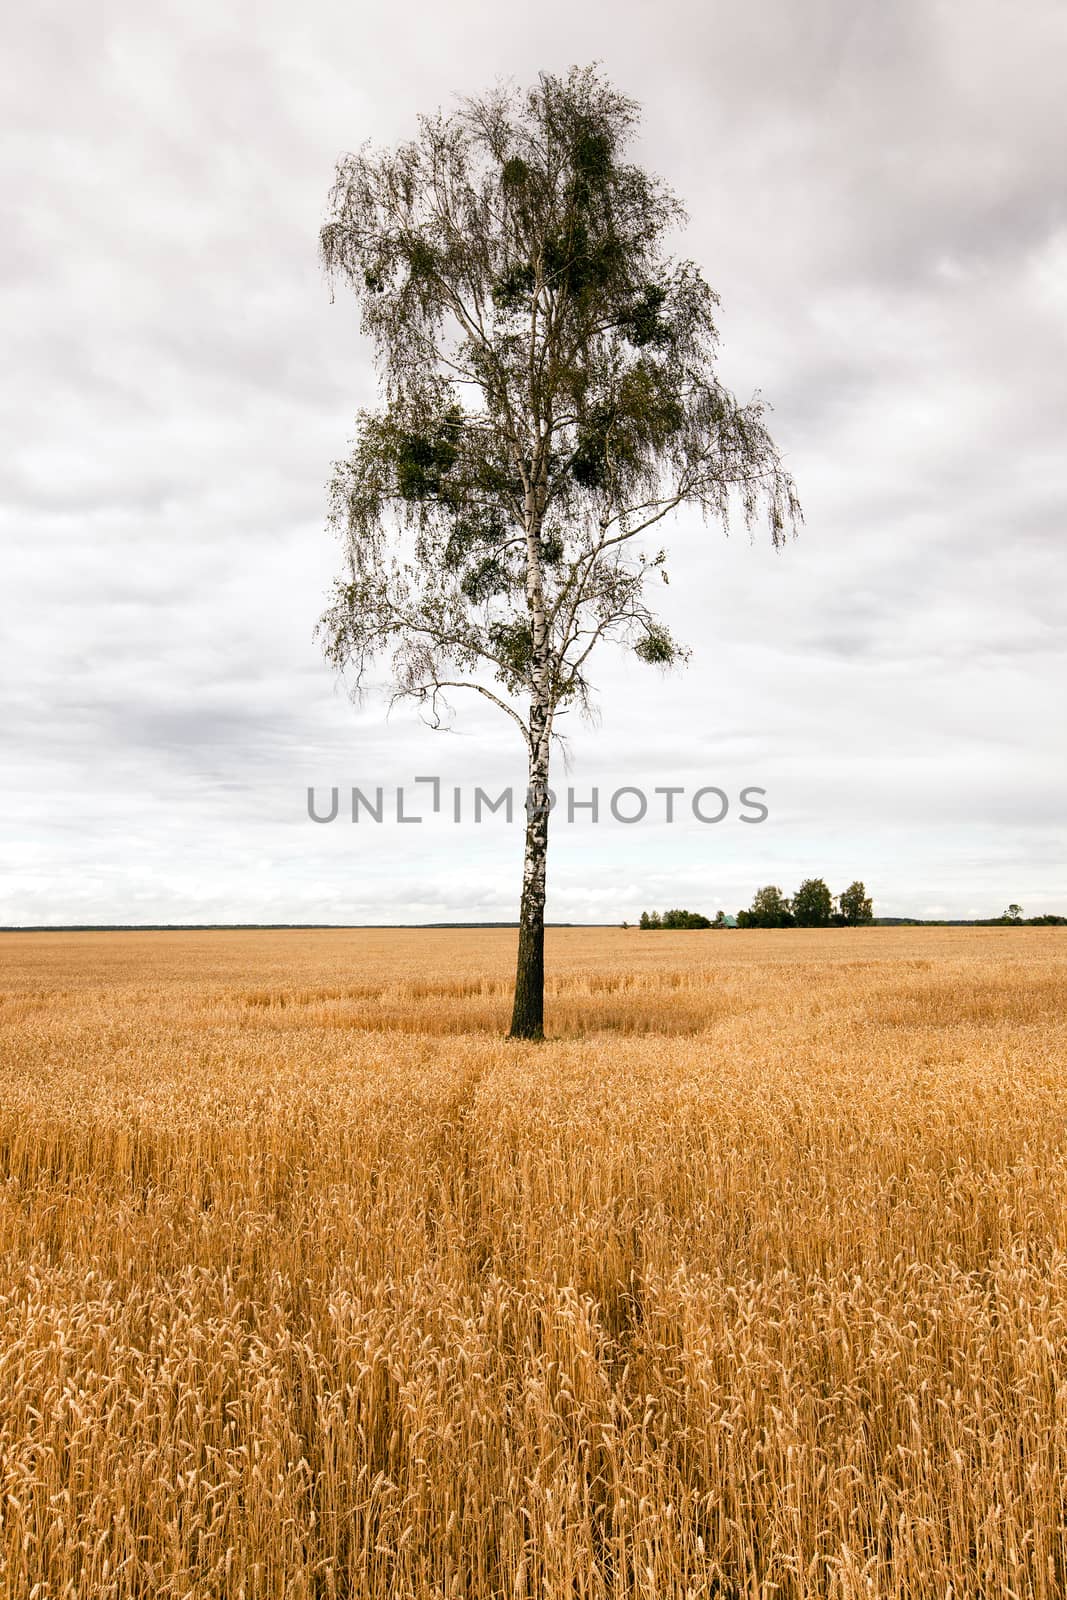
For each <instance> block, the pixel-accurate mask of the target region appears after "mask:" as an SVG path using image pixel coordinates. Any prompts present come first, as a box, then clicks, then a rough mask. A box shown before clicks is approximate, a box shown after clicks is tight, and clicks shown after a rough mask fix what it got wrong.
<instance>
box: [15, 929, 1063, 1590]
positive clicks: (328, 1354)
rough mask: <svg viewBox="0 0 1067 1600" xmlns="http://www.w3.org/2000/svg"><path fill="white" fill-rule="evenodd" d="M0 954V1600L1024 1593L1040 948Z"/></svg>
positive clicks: (1043, 1461) (185, 943)
mask: <svg viewBox="0 0 1067 1600" xmlns="http://www.w3.org/2000/svg"><path fill="white" fill-rule="evenodd" d="M514 937H515V936H514V933H512V932H508V931H506V930H486V931H443V930H442V931H430V930H425V931H411V932H406V931H395V932H384V931H383V932H378V931H373V930H354V931H350V932H342V931H322V932H313V931H302V932H291V933H288V932H287V933H275V932H248V933H240V932H218V933H141V934H119V933H114V934H72V935H58V934H57V935H50V934H35V935H4V936H0V962H2V981H0V1594H2V1595H3V1596H5V1597H6V1596H11V1597H18V1600H60V1597H69V1600H104V1597H114V1600H125V1597H128V1596H131V1597H132V1596H138V1597H141V1596H143V1597H168V1600H178V1597H188V1600H208V1597H213V1600H214V1597H217V1600H223V1597H225V1600H259V1597H268V1596H269V1597H277V1600H283V1597H285V1600H311V1597H315V1600H333V1597H337V1600H364V1597H372V1596H373V1597H394V1596H395V1597H401V1596H403V1597H413V1600H414V1597H419V1600H422V1597H426V1600H430V1597H440V1600H446V1597H447V1600H451V1597H464V1600H483V1597H500V1600H534V1597H537V1600H562V1597H564V1596H566V1597H568V1600H571V1597H584V1596H588V1597H605V1600H606V1597H623V1596H626V1597H636V1596H641V1597H647V1600H664V1597H677V1600H712V1597H715V1600H742V1597H743V1600H755V1597H767V1600H771V1597H774V1600H782V1597H786V1600H794V1597H795V1600H799V1597H812V1600H814V1597H816V1596H818V1597H820V1600H823V1597H839V1600H845V1597H848V1600H860V1597H864V1600H868V1597H881V1596H900V1597H905V1596H906V1597H915V1600H921V1597H926V1596H929V1597H931V1600H933V1597H938V1600H1013V1597H1027V1596H1035V1597H1043V1600H1053V1597H1057V1600H1059V1597H1062V1596H1063V1595H1064V1594H1065V1593H1067V1210H1065V1196H1067V1181H1065V1180H1067V1005H1065V1001H1067V938H1065V937H1064V932H1063V930H1057V929H1051V930H1039V929H1033V930H1031V929H988V930H978V929H960V930H951V929H901V930H897V929H870V930H865V929H861V930H852V929H841V930H836V929H835V930H830V931H826V932H817V933H816V932H813V933H805V932H799V931H788V932H780V933H759V932H751V933H750V932H745V933H739V932H728V933H665V932H664V933H658V932H657V933H638V932H635V931H630V932H626V931H623V930H618V929H599V930H597V929H555V930H551V931H550V934H549V941H548V966H549V977H548V1028H549V1031H550V1032H551V1034H552V1035H553V1037H552V1038H551V1039H550V1040H549V1041H548V1042H547V1043H546V1044H545V1045H543V1046H533V1045H516V1044H508V1043H506V1042H504V1041H503V1039H502V1037H501V1035H502V1033H503V1031H504V1029H505V1027H506V1022H507V1018H508V1013H509V999H510V990H509V979H510V973H511V963H512V959H513V947H514Z"/></svg>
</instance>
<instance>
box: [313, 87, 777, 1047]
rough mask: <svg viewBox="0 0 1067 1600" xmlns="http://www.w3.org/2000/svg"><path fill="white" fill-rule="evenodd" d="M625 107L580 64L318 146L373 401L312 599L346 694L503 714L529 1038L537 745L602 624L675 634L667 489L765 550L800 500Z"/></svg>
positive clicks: (330, 254)
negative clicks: (521, 765)
mask: <svg viewBox="0 0 1067 1600" xmlns="http://www.w3.org/2000/svg"><path fill="white" fill-rule="evenodd" d="M637 122H638V107H637V105H636V103H635V102H634V101H632V100H630V99H628V98H626V97H625V96H623V95H621V94H619V93H617V92H616V91H615V89H614V88H613V87H612V86H611V85H610V84H609V83H608V82H607V81H606V80H605V79H604V77H603V76H602V75H601V74H600V73H599V72H598V71H597V70H596V69H595V68H585V69H578V68H574V69H572V70H571V72H570V73H569V74H567V75H566V76H563V77H554V76H550V75H547V74H543V75H542V76H541V77H540V79H539V81H538V83H537V84H536V85H535V86H534V87H533V88H532V89H530V90H528V91H519V90H515V89H503V88H502V89H497V90H495V91H493V92H490V93H488V94H486V95H482V96H479V97H476V98H470V99H466V100H463V101H460V102H459V103H458V107H457V109H456V110H455V111H453V112H451V113H450V114H447V115H445V114H442V113H438V114H437V115H436V116H429V117H425V118H422V119H420V121H419V126H418V132H417V134H416V136H415V137H414V138H413V139H411V140H410V141H409V142H407V143H404V144H401V145H400V146H398V147H397V148H395V149H388V150H376V149H374V148H372V147H369V146H368V147H364V148H363V149H362V150H360V151H359V152H358V153H357V154H354V155H347V156H345V157H343V158H342V159H341V161H340V162H339V163H338V167H337V173H336V181H335V184H334V187H333V190H332V193H331V197H330V203H329V211H328V216H327V220H326V223H325V225H324V227H323V229H322V233H321V248H322V256H323V260H324V263H325V265H326V268H327V269H328V271H329V273H330V274H331V277H332V279H333V280H334V281H335V282H336V281H340V282H342V283H343V284H345V285H347V286H348V287H349V288H351V289H352V290H353V291H354V293H355V295H356V297H357V300H358V302H359V306H360V310H361V314H362V325H363V329H364V332H365V334H366V335H367V336H368V337H369V339H370V340H371V341H372V343H373V347H374V351H375V356H376V362H377V371H378V373H379V377H380V393H381V404H380V406H379V407H378V408H377V409H375V410H370V411H364V412H362V413H361V414H360V416H359V418H358V421H357V428H356V434H355V439H354V443H353V447H352V450H351V453H350V455H349V456H348V458H347V459H346V460H344V461H342V462H340V463H338V464H337V466H336V469H335V473H334V476H333V480H332V485H331V515H332V520H333V521H334V522H335V524H336V526H337V527H338V529H339V531H340V534H341V536H342V539H343V544H344V551H345V567H344V571H343V574H342V576H341V577H340V578H339V580H338V582H337V584H336V586H335V588H334V591H333V594H332V596H331V600H330V604H329V607H328V609H327V611H326V613H325V615H324V617H323V619H322V622H321V624H320V628H321V631H322V636H323V641H324V646H325V650H326V654H327V656H328V658H329V660H330V661H331V662H332V663H333V664H334V665H335V666H336V667H338V668H339V669H341V670H342V671H344V672H346V673H347V674H349V676H350V679H351V681H352V683H353V687H354V689H355V690H356V691H357V692H358V691H359V690H360V689H361V688H363V687H364V686H365V685H367V684H369V683H371V682H372V681H373V674H374V673H376V672H380V671H381V669H382V667H383V666H384V667H385V669H386V672H387V675H388V678H389V680H390V683H391V686H392V694H393V696H394V698H399V699H407V700H411V701H414V702H416V703H417V704H418V705H420V706H421V707H423V708H424V710H425V712H426V713H427V716H428V719H429V720H430V721H432V722H434V723H437V724H439V723H440V721H441V718H442V715H443V713H444V712H445V711H446V710H447V709H448V708H449V706H450V702H451V697H452V696H454V695H458V694H461V693H463V692H465V691H469V692H471V693H474V694H478V695H480V696H482V697H483V698H484V699H486V700H488V701H490V702H491V703H492V704H493V705H494V706H495V707H497V708H498V710H499V711H500V712H501V714H502V715H504V716H506V717H507V718H508V719H509V722H510V724H511V725H512V726H513V727H514V728H515V730H516V733H517V734H518V736H519V737H521V739H522V741H523V744H524V746H525V751H526V761H527V774H528V789H527V807H526V837H525V850H524V857H523V872H522V896H521V903H520V909H519V939H518V960H517V972H516V983H515V1000H514V1013H513V1017H512V1025H511V1035H512V1037H515V1038H523V1039H539V1038H541V1037H542V1035H543V1005H544V1002H543V994H544V908H545V868H546V858H547V847H548V821H549V802H548V793H549V791H548V784H549V768H550V756H551V752H552V749H553V742H554V739H555V738H556V737H557V736H558V733H559V728H558V719H559V718H560V716H561V715H562V714H563V713H564V712H566V711H567V710H569V709H572V708H588V705H589V699H590V693H591V687H590V678H589V670H590V657H591V655H592V652H593V651H594V649H595V648H596V646H597V645H598V644H599V643H600V642H601V641H603V640H609V639H611V640H615V641H618V642H620V643H621V644H623V645H624V646H626V647H628V648H630V649H632V650H633V651H634V653H635V654H636V655H637V656H638V657H639V658H640V659H641V660H642V661H644V662H648V663H652V664H658V665H668V664H670V663H671V662H673V661H675V660H677V659H679V658H680V657H682V656H684V654H685V651H684V649H683V648H682V647H681V646H680V645H679V643H678V642H676V641H675V640H674V639H673V638H672V637H671V635H670V633H669V631H668V629H667V628H666V627H665V626H664V624H663V623H662V621H661V620H660V619H659V617H658V616H657V614H656V612H655V610H654V609H653V606H652V603H651V589H652V583H651V580H656V581H658V580H660V579H663V580H664V581H665V580H666V576H667V573H666V565H665V563H666V553H665V551H664V550H662V549H658V548H656V547H655V543H656V534H657V533H658V531H659V524H661V523H662V522H663V520H664V519H665V518H666V517H667V516H668V515H669V513H671V512H673V511H675V510H677V509H678V508H679V507H682V506H687V505H688V506H692V507H696V508H698V509H699V510H700V511H701V512H702V513H703V514H705V516H707V517H710V518H713V519H717V520H718V521H719V522H721V523H722V524H723V525H724V526H725V525H727V523H728V521H729V519H730V517H731V516H732V515H736V516H739V517H740V518H741V519H742V520H743V522H745V523H746V524H748V525H749V527H752V526H753V525H754V524H755V523H756V522H757V521H760V522H761V523H765V524H766V526H767V528H768V529H769V533H770V537H771V539H772V540H773V542H774V543H775V544H776V545H778V544H780V543H782V542H783V540H784V539H785V538H786V536H787V533H788V532H789V531H790V529H791V528H793V527H795V523H796V520H797V517H798V505H797V501H796V497H795V493H794V489H793V485H792V482H791V479H790V477H789V475H788V474H787V473H786V472H785V471H784V469H783V467H782V465H781V462H780V459H779V455H778V452H777V451H776V449H775V446H774V444H773V442H772V440H771V437H770V435H769V433H768V430H767V427H766V424H765V420H764V409H763V406H762V405H761V403H760V402H759V400H758V399H756V400H753V401H750V402H748V403H746V404H741V403H739V402H738V401H737V400H736V399H735V398H734V397H733V395H732V394H730V393H729V392H728V391H727V390H726V389H725V388H724V387H723V385H722V384H721V383H720V382H719V380H718V377H717V375H716V370H715V356H716V345H717V333H716V325H715V313H716V307H717V304H718V301H717V297H716V295H715V294H714V292H713V291H712V290H711V289H710V288H709V286H708V284H707V283H706V282H705V281H704V278H703V277H702V275H701V273H700V271H699V270H698V268H697V267H696V266H695V265H694V264H693V263H692V262H690V261H681V260H676V259H674V258H673V257H672V256H671V254H670V252H669V240H670V236H671V235H672V234H673V233H674V232H675V231H676V230H677V228H678V227H679V225H680V224H681V222H682V221H683V220H684V213H683V211H682V207H681V205H680V204H679V202H678V200H677V199H676V198H675V196H674V195H673V193H672V192H671V191H670V190H669V189H668V188H667V186H666V185H665V184H664V183H663V182H661V181H660V180H659V179H658V178H656V177H654V176H652V175H650V174H649V173H648V172H646V171H644V170H643V169H642V168H641V167H640V166H639V165H638V164H636V163H635V162H634V161H632V160H630V159H628V145H629V144H630V143H631V141H632V138H633V136H634V133H635V131H636V128H637Z"/></svg>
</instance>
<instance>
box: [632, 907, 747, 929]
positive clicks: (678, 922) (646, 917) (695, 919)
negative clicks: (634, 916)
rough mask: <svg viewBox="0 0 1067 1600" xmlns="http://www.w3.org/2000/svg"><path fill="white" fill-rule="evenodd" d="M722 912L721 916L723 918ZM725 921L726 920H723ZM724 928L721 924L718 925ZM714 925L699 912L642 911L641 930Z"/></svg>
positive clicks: (708, 926)
mask: <svg viewBox="0 0 1067 1600" xmlns="http://www.w3.org/2000/svg"><path fill="white" fill-rule="evenodd" d="M722 915H723V914H722V912H721V911H720V912H719V916H720V917H722ZM723 920H724V921H725V918H724V919H723ZM717 925H718V926H720V927H721V926H722V924H721V923H719V924H717ZM712 926H713V924H712V923H711V921H710V920H709V919H708V918H707V917H703V916H701V914H700V912H699V911H664V913H663V915H662V916H661V915H660V913H659V912H658V911H642V913H641V920H640V922H639V923H638V927H639V928H710V927H712Z"/></svg>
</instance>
